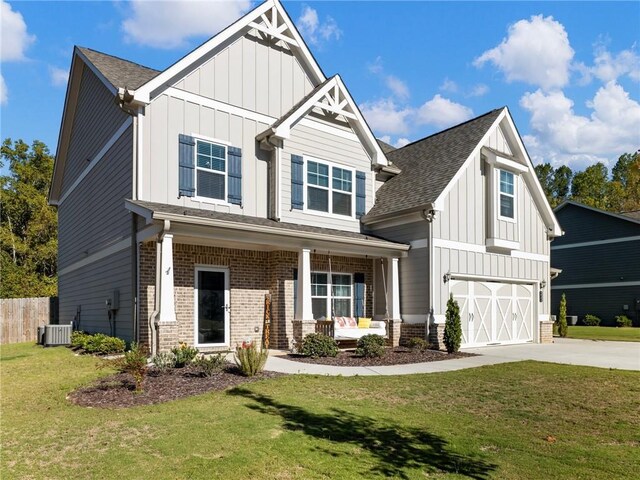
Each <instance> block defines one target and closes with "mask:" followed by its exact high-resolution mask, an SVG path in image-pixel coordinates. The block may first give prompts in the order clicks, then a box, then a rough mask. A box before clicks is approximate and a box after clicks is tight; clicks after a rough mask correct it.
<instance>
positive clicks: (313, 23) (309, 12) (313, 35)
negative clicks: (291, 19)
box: [296, 5, 342, 45]
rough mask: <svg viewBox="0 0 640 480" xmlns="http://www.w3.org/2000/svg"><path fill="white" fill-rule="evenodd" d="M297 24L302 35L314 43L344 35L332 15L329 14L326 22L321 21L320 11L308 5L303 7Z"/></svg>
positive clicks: (337, 38)
mask: <svg viewBox="0 0 640 480" xmlns="http://www.w3.org/2000/svg"><path fill="white" fill-rule="evenodd" d="M296 25H297V26H298V29H299V30H300V34H301V35H302V37H303V38H304V39H305V40H308V41H309V42H310V43H311V44H313V45H320V44H322V43H324V42H328V41H330V40H339V39H340V37H341V36H342V30H340V28H339V27H338V24H337V23H336V21H335V20H334V19H333V18H332V17H330V16H328V15H327V16H326V17H325V20H324V22H321V21H320V18H319V17H318V11H317V10H315V9H314V8H311V7H310V6H308V5H305V6H304V7H303V9H302V14H301V15H300V17H299V18H298V21H297V22H296Z"/></svg>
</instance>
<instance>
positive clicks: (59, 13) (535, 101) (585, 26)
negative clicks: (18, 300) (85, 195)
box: [0, 0, 640, 170]
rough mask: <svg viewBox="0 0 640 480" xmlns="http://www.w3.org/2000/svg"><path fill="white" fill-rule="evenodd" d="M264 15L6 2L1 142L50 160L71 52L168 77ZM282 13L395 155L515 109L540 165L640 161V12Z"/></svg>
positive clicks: (229, 8) (334, 5)
mask: <svg viewBox="0 0 640 480" xmlns="http://www.w3.org/2000/svg"><path fill="white" fill-rule="evenodd" d="M256 4H257V3H256V2H251V1H249V0H238V1H235V2H217V1H214V2H211V1H210V2H200V1H188V0H185V1H158V0H131V1H110V2H98V1H62V2H61V1H50V2H40V1H6V0H0V22H1V24H0V27H1V28H0V30H1V43H0V109H1V110H0V137H1V138H2V139H4V138H7V137H10V138H12V139H14V140H15V139H19V138H21V139H23V140H24V141H26V142H27V143H31V142H32V141H33V140H35V139H38V140H41V141H43V142H45V143H46V144H47V145H48V146H49V148H50V150H51V151H52V152H55V150H56V146H57V141H58V133H59V129H60V121H61V118H62V109H63V105H64V97H65V92H66V84H67V78H68V72H69V67H70V64H71V54H72V51H73V46H74V45H79V46H84V47H89V48H93V49H95V50H99V51H103V52H105V53H109V54H112V55H116V56H120V57H123V58H126V59H129V60H132V61H135V62H138V63H140V64H143V65H146V66H149V67H153V68H156V69H164V68H166V67H168V66H169V65H171V64H172V63H174V62H175V61H176V60H178V59H179V58H181V57H182V56H184V55H185V54H186V53H188V52H189V51H191V50H192V49H194V48H195V47H197V46H198V45H200V44H201V43H202V42H204V41H205V40H206V39H208V38H209V37H211V36H212V35H214V34H215V33H217V32H218V31H220V30H221V29H223V28H224V27H226V26H227V25H228V24H230V23H232V22H233V21H235V20H236V19H237V18H239V17H240V16H241V15H242V14H243V13H245V12H247V11H248V10H249V9H251V8H252V7H253V6H255V5H256ZM283 4H284V6H285V8H286V10H287V12H288V13H289V15H290V16H291V18H292V19H293V20H294V22H295V23H296V25H297V26H298V28H299V30H300V32H301V34H302V36H303V37H304V39H305V40H306V42H307V44H308V45H309V47H310V49H311V51H312V52H313V54H314V56H315V57H316V59H317V61H318V63H319V64H320V67H321V68H322V69H323V71H324V73H325V74H326V75H327V76H330V75H333V74H335V73H338V74H340V75H341V77H342V78H343V80H344V81H345V83H346V85H347V87H348V88H349V91H350V92H351V95H352V96H353V97H354V98H355V100H356V102H357V103H358V105H359V106H360V109H361V111H362V112H363V114H364V116H365V118H366V120H367V122H368V123H369V125H370V126H371V128H372V129H373V131H374V133H375V134H376V136H378V137H379V138H381V139H383V140H385V141H387V142H388V143H391V144H393V145H395V146H402V145H404V144H406V143H408V142H411V141H415V140H418V139H420V138H423V137H425V136H428V135H430V134H432V133H435V132H438V131H440V130H442V129H445V128H448V127H450V126H452V125H456V124H458V123H461V122H464V121H466V120H468V119H470V118H473V117H474V116H478V115H482V114H483V113H486V112H488V111H490V110H492V109H494V108H499V107H502V106H505V105H506V106H508V107H509V110H510V112H511V114H512V115H513V117H514V120H515V123H516V126H517V127H518V130H519V132H520V134H521V136H522V137H523V140H524V143H525V146H526V147H527V150H528V152H529V155H530V156H531V158H532V160H533V162H534V163H536V164H537V163H541V162H549V163H551V164H552V165H554V166H556V167H557V166H560V165H569V166H570V167H571V168H573V169H574V170H581V169H583V168H585V167H586V166H588V165H591V164H594V163H596V162H598V161H600V162H603V163H605V165H607V166H608V167H609V168H611V167H612V166H613V165H614V164H615V161H616V160H617V158H618V157H619V156H620V155H621V154H622V153H625V152H635V151H637V150H638V149H639V148H640V2H638V1H634V2H598V1H590V2H550V1H549V2H546V1H545V2H541V1H538V2H457V1H450V2H417V1H416V2H390V1H378V2H366V1H362V2H348V1H344V2H333V1H322V2H312V1H305V2H298V1H285V2H283ZM5 169H6V166H5Z"/></svg>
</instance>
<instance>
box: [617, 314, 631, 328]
mask: <svg viewBox="0 0 640 480" xmlns="http://www.w3.org/2000/svg"><path fill="white" fill-rule="evenodd" d="M631 326H633V323H632V322H631V319H630V318H629V317H627V316H626V315H618V316H617V317H616V327H620V328H623V327H631Z"/></svg>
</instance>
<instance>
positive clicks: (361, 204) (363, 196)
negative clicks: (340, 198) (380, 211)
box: [356, 172, 367, 218]
mask: <svg viewBox="0 0 640 480" xmlns="http://www.w3.org/2000/svg"><path fill="white" fill-rule="evenodd" d="M366 200H367V174H366V173H365V172H356V218H360V217H362V216H363V215H364V214H365V211H366V208H367V206H366V205H367V202H366Z"/></svg>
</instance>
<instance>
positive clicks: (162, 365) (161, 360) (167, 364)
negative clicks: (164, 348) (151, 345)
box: [152, 352, 176, 372]
mask: <svg viewBox="0 0 640 480" xmlns="http://www.w3.org/2000/svg"><path fill="white" fill-rule="evenodd" d="M152 361H153V364H154V365H155V366H156V368H157V369H158V370H160V371H162V372H166V371H168V370H171V369H172V368H175V366H176V356H175V355H174V354H173V353H172V352H162V353H158V354H157V355H156V356H155V357H153V359H152Z"/></svg>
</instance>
